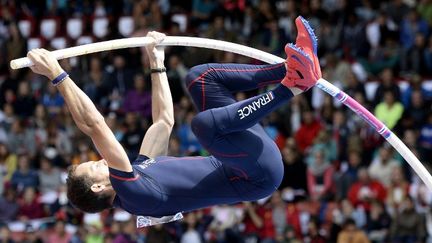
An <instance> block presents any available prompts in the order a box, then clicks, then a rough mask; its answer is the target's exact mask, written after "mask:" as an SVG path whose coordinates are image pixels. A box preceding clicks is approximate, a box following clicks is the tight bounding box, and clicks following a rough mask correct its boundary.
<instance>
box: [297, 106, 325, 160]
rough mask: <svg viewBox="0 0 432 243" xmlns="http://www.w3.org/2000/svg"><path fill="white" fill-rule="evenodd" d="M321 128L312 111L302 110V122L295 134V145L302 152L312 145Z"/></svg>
mask: <svg viewBox="0 0 432 243" xmlns="http://www.w3.org/2000/svg"><path fill="white" fill-rule="evenodd" d="M321 128H322V126H321V123H320V122H319V121H317V120H316V119H315V118H314V115H313V112H312V111H310V110H309V111H304V113H303V122H302V124H301V126H300V128H299V129H298V130H297V132H296V134H295V139H296V142H297V146H298V148H299V149H300V151H301V152H302V153H304V152H305V150H306V149H307V148H309V146H311V145H312V143H313V141H314V140H315V138H316V136H317V135H318V133H319V131H321Z"/></svg>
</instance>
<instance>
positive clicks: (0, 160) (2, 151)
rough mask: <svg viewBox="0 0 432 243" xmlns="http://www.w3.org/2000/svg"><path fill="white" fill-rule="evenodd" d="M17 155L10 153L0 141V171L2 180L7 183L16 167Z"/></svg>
mask: <svg viewBox="0 0 432 243" xmlns="http://www.w3.org/2000/svg"><path fill="white" fill-rule="evenodd" d="M17 161H18V159H17V156H16V154H14V153H11V152H10V151H9V149H8V147H7V146H6V144H4V143H0V171H1V173H2V176H1V177H2V182H3V183H7V182H9V181H10V179H11V178H12V175H13V173H14V172H15V170H16V168H17V164H18V163H17Z"/></svg>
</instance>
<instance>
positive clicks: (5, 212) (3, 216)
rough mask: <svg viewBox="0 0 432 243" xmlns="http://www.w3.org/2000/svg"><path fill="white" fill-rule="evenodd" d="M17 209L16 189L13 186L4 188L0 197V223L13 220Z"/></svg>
mask: <svg viewBox="0 0 432 243" xmlns="http://www.w3.org/2000/svg"><path fill="white" fill-rule="evenodd" d="M18 210H19V205H18V204H17V195H16V191H15V190H14V189H13V188H6V189H5V190H4V192H3V194H2V197H0V223H4V222H8V221H12V220H14V219H15V218H16V216H17V214H18Z"/></svg>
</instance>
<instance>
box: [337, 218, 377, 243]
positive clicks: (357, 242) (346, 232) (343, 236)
mask: <svg viewBox="0 0 432 243" xmlns="http://www.w3.org/2000/svg"><path fill="white" fill-rule="evenodd" d="M337 242H338V243H345V242H352V243H369V242H370V241H369V240H368V238H367V236H366V234H365V233H364V232H363V231H362V230H360V229H358V228H357V227H356V225H355V222H354V220H352V219H347V220H346V221H345V223H344V226H343V230H342V231H341V232H340V233H339V235H338V239H337Z"/></svg>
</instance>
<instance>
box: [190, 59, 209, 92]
mask: <svg viewBox="0 0 432 243" xmlns="http://www.w3.org/2000/svg"><path fill="white" fill-rule="evenodd" d="M208 70H209V65H208V64H201V65H197V66H194V67H192V68H191V69H189V72H188V73H187V75H186V87H188V88H189V89H190V87H191V86H192V85H194V84H196V83H197V82H196V81H197V80H198V79H199V77H201V76H202V75H203V74H204V73H205V72H207V71H208Z"/></svg>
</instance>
